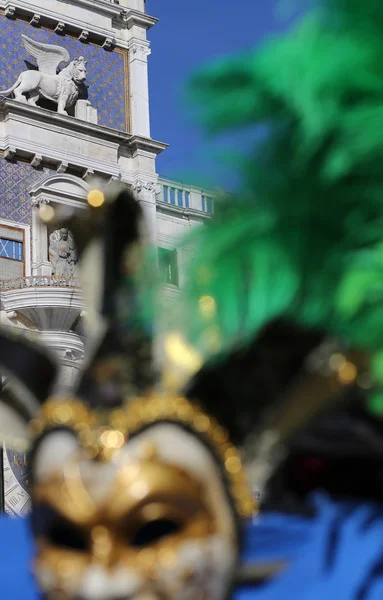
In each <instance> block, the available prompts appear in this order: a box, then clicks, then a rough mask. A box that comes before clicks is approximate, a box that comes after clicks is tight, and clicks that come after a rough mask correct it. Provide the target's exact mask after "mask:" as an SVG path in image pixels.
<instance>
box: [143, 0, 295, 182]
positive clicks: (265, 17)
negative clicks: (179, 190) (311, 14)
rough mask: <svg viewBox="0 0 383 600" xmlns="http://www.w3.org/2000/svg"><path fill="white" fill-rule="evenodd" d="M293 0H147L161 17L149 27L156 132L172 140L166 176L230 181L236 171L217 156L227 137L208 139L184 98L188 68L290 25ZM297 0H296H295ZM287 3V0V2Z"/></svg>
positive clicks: (160, 167) (162, 168)
mask: <svg viewBox="0 0 383 600" xmlns="http://www.w3.org/2000/svg"><path fill="white" fill-rule="evenodd" d="M292 1H293V0H282V2H283V4H282V10H281V5H280V2H281V0H240V1H238V0H237V2H229V0H193V1H188V0H148V1H147V11H148V12H149V14H151V15H153V16H155V17H158V18H159V19H160V21H159V23H158V24H157V25H156V26H155V27H153V28H152V29H151V30H150V31H149V39H150V40H151V43H152V54H151V56H150V57H149V86H150V103H151V134H152V137H154V138H155V139H157V140H160V141H163V142H166V143H168V144H169V145H170V147H169V148H168V150H166V151H165V152H164V153H163V154H162V155H160V157H159V158H158V163H157V171H158V172H159V173H160V175H161V176H166V177H169V178H174V179H177V180H181V181H184V182H188V181H191V180H193V181H195V182H196V183H200V184H205V185H208V186H215V185H217V184H222V185H225V186H226V187H227V186H230V183H231V182H232V181H234V179H235V178H234V175H233V173H231V172H230V169H229V171H228V170H227V168H226V166H225V167H223V166H222V165H221V164H220V163H219V162H217V161H214V159H213V157H212V155H213V154H215V152H216V150H217V149H221V146H222V141H218V142H216V143H215V144H214V145H212V143H211V142H209V143H208V142H207V141H206V140H204V139H203V136H202V133H201V131H199V130H198V128H197V127H196V126H195V124H193V123H192V119H191V118H190V114H188V109H187V106H186V104H185V103H184V102H183V101H182V100H181V96H182V91H183V89H184V85H185V82H186V81H187V77H188V74H190V72H192V71H193V69H195V68H197V67H198V66H199V65H202V64H204V63H205V62H206V61H209V60H211V59H214V58H216V57H221V56H224V55H225V54H228V53H231V52H236V51H239V50H244V49H247V48H251V47H253V46H254V45H255V44H258V43H260V42H261V41H262V39H264V38H265V37H267V36H268V35H270V34H272V33H275V32H277V31H278V30H281V29H283V28H284V27H286V22H287V21H286V15H288V12H289V10H290V8H291V2H292ZM295 1H296V0H295ZM286 3H287V4H286Z"/></svg>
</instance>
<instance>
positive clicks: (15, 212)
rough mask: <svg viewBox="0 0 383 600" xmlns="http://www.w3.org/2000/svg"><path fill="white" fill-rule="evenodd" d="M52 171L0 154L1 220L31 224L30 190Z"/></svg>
mask: <svg viewBox="0 0 383 600" xmlns="http://www.w3.org/2000/svg"><path fill="white" fill-rule="evenodd" d="M52 172H53V171H52V170H51V169H48V168H41V169H35V168H33V167H32V166H31V164H29V163H25V162H21V161H18V162H10V161H8V160H5V158H4V157H1V156H0V222H1V220H2V219H5V220H7V221H13V222H14V223H20V224H23V225H31V223H32V205H31V196H30V194H29V190H30V189H31V187H32V186H33V184H36V183H38V182H39V181H42V180H43V179H45V178H46V177H47V176H48V175H50V174H52ZM0 278H1V273H0Z"/></svg>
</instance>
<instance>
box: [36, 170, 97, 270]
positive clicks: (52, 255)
mask: <svg viewBox="0 0 383 600" xmlns="http://www.w3.org/2000/svg"><path fill="white" fill-rule="evenodd" d="M88 191H89V186H88V184H87V183H86V182H85V181H83V180H82V179H80V178H78V177H75V176H73V175H67V174H65V173H64V174H61V175H51V176H50V177H48V178H46V179H45V180H43V181H40V182H39V183H38V184H37V185H35V186H34V187H32V189H31V190H30V192H29V193H30V195H31V201H32V207H33V212H32V274H33V275H45V276H50V275H54V276H56V277H64V278H70V277H74V276H75V275H76V266H77V251H76V248H75V244H74V240H73V236H72V234H71V232H70V231H68V230H67V229H66V228H64V229H60V228H57V227H55V228H52V227H49V225H47V224H46V223H44V222H43V221H42V220H41V219H40V217H39V208H40V207H41V206H42V205H44V204H49V205H50V206H52V208H53V209H55V208H56V209H61V210H62V208H63V207H65V206H68V207H74V208H85V207H86V196H87V193H88ZM65 255H66V256H65Z"/></svg>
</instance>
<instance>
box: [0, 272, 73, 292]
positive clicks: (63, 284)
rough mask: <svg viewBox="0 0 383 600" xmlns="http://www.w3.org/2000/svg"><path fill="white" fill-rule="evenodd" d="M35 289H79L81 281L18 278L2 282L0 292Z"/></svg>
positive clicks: (41, 276) (44, 277)
mask: <svg viewBox="0 0 383 600" xmlns="http://www.w3.org/2000/svg"><path fill="white" fill-rule="evenodd" d="M33 287H55V288H75V289H78V288H79V287H80V280H79V279H78V278H77V277H54V276H45V275H34V276H30V277H18V278H17V279H7V280H3V281H0V292H6V291H9V290H23V289H25V288H33Z"/></svg>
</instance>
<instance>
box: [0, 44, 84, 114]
mask: <svg viewBox="0 0 383 600" xmlns="http://www.w3.org/2000/svg"><path fill="white" fill-rule="evenodd" d="M21 38H22V42H23V45H24V48H25V49H26V51H27V52H28V54H30V55H31V56H33V57H34V58H35V59H36V60H37V65H38V70H30V71H23V72H22V73H21V74H20V75H19V77H18V79H17V81H16V83H14V85H13V86H12V87H10V88H9V89H8V90H4V91H3V92H0V95H2V96H9V95H10V94H12V93H13V95H14V98H15V100H18V101H19V102H28V103H29V104H32V105H33V106H36V102H37V101H38V100H39V99H40V98H45V99H47V100H50V101H52V102H54V103H55V104H57V112H59V113H61V114H63V115H67V114H68V112H67V109H68V108H70V107H72V106H74V105H75V104H76V102H77V100H78V97H79V95H80V92H81V90H82V88H83V87H84V81H85V79H86V64H87V61H86V60H85V59H84V57H83V56H80V57H78V58H76V59H75V60H72V62H71V63H69V65H68V66H67V67H65V68H64V69H62V71H60V72H59V73H57V70H58V66H59V64H61V63H62V62H69V60H70V56H69V52H68V51H67V50H66V49H65V48H61V46H54V45H52V44H42V43H41V42H36V41H35V40H31V39H30V38H28V37H27V36H26V35H22V36H21Z"/></svg>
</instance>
